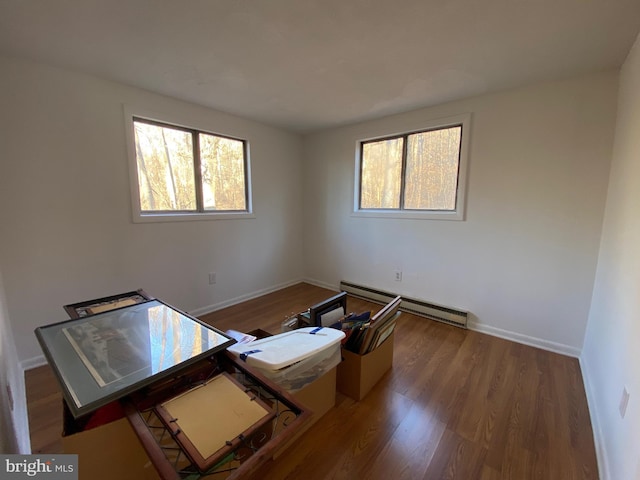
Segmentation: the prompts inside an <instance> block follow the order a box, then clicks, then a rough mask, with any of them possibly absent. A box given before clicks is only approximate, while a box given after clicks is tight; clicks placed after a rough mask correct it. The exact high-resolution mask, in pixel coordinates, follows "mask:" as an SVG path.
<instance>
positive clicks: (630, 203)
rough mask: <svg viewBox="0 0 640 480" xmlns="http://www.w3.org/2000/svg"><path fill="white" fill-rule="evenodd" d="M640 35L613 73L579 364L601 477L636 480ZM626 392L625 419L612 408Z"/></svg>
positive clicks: (639, 436) (639, 452) (639, 445)
mask: <svg viewBox="0 0 640 480" xmlns="http://www.w3.org/2000/svg"><path fill="white" fill-rule="evenodd" d="M639 206H640V37H638V39H637V40H636V43H635V45H634V47H633V49H632V50H631V52H630V53H629V56H628V58H627V60H626V62H625V64H624V65H623V67H622V70H621V73H620V93H619V97H618V116H617V123H616V131H615V141H614V149H613V162H612V166H611V178H610V180H609V192H608V196H607V204H606V210H605V217H604V225H603V230H602V241H601V246H600V256H599V259H598V270H597V274H596V281H595V287H594V291H593V301H592V306H591V312H590V314H589V323H588V328H587V334H586V337H585V343H584V350H583V352H582V357H581V363H582V368H583V375H584V378H585V384H586V387H587V397H588V399H589V407H590V411H591V417H592V420H593V423H594V430H595V437H596V447H597V450H598V457H599V460H600V467H601V478H602V479H603V480H609V479H610V480H632V479H638V478H640V428H638V427H639V426H640V403H639V400H640V348H639V347H640V343H639V342H640V216H639V214H638V207H639ZM624 387H626V388H627V391H628V392H629V394H630V397H629V404H628V407H627V412H626V415H625V418H624V419H622V418H621V416H620V413H619V410H618V407H619V404H620V400H621V397H622V391H623V388H624Z"/></svg>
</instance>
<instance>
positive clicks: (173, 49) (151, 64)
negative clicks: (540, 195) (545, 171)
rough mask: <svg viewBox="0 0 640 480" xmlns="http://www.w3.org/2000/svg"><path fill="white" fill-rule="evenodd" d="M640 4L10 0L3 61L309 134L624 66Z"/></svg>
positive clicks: (0, 18) (0, 32)
mask: <svg viewBox="0 0 640 480" xmlns="http://www.w3.org/2000/svg"><path fill="white" fill-rule="evenodd" d="M639 31H640V0H396V1H391V0H0V52H4V53H5V54H8V55H11V56H18V57H26V58H29V59H33V60H36V61H41V62H45V63H49V64H53V65H58V66H62V67H66V68H71V69H74V70H78V71H83V72H88V73H91V74H94V75H97V76H99V77H103V78H108V79H112V80H116V81H119V82H123V83H126V84H129V85H134V86H138V87H142V88H145V89H148V90H151V91H155V92H158V93H162V94H166V95H170V96H172V97H177V98H180V99H183V100H187V101H190V102H194V103H198V104H201V105H205V106H208V107H212V108H215V109H217V110H222V111H226V112H229V113H233V114H237V115H240V116H243V117H246V118H251V119H254V120H258V121H261V122H265V123H268V124H272V125H275V126H279V127H284V128H287V129H290V130H294V131H298V132H308V131H312V130H317V129H322V128H327V127H331V126H336V125H342V124H347V123H352V122H356V121H360V120H365V119H370V118H376V117H381V116H384V115H388V114H391V113H397V112H402V111H407V110H412V109H415V108H418V107H422V106H428V105H435V104H439V103H443V102H446V101H449V100H453V99H457V98H462V97H467V96H471V95H477V94H482V93H487V92H492V91H497V90H502V89H505V88H511V87H516V86H519V85H524V84H527V83H532V82H537V81H542V80H550V79H556V78H564V77H569V76H573V75H578V74H582V73H586V72H592V71H597V70H602V69H607V68H612V67H618V66H620V65H621V64H622V63H623V61H624V59H625V57H626V55H627V53H628V52H629V49H630V47H631V45H632V44H633V42H634V40H635V38H636V36H637V35H638V32H639Z"/></svg>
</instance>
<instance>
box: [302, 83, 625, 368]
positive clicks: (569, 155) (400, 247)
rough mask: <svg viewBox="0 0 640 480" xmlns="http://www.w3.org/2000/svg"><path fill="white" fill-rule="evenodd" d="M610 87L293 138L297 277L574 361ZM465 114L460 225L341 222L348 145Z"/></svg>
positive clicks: (612, 102)
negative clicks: (397, 277) (461, 317)
mask: <svg viewBox="0 0 640 480" xmlns="http://www.w3.org/2000/svg"><path fill="white" fill-rule="evenodd" d="M616 92H617V73H616V72H603V73H600V74H593V75H590V76H585V77H581V78H577V79H572V80H567V81H559V82H554V83H547V84H542V85H536V86H532V87H528V88H522V89H518V90H513V91H507V92H503V93H499V94H495V95H486V96H481V97H476V98H471V99H467V100H462V101H457V102H454V103H449V104H446V105H442V106H438V107H434V108H426V109H421V110H417V111H413V112H410V113H406V114H401V115H396V116H392V117H387V118H383V119H380V120H377V121H371V122H366V123H362V124H358V125H353V126H347V127H344V128H338V129H334V130H330V131H326V132H320V133H317V134H312V135H309V136H307V137H305V143H304V151H305V164H304V175H305V182H304V184H305V195H304V198H305V219H306V224H305V242H304V248H305V258H306V261H307V263H306V268H307V270H306V274H307V277H309V278H310V279H313V280H314V281H317V282H319V283H324V284H327V285H337V284H338V282H339V281H340V280H342V279H344V280H350V281H354V282H358V283H363V284H365V285H370V286H374V287H376V288H380V289H386V290H390V291H393V292H397V293H401V294H405V295H407V296H412V297H416V298H420V299H425V300H429V301H433V302H435V303H439V304H444V305H448V306H452V307H457V308H461V309H467V310H469V311H470V312H471V313H472V314H473V315H474V317H475V318H474V322H473V325H474V326H475V328H478V329H481V330H484V331H488V332H490V333H493V334H496V335H503V336H507V337H509V338H514V339H516V340H518V341H522V342H525V343H532V344H535V345H540V346H543V347H545V348H549V349H553V350H557V351H561V352H564V353H568V354H572V355H578V354H579V352H580V349H581V347H582V343H583V338H584V332H585V326H586V321H587V315H588V310H589V305H590V298H591V292H592V289H593V279H594V274H595V268H596V259H597V254H598V246H599V240H600V229H601V224H602V217H603V210H604V202H605V195H606V187H607V179H608V172H609V165H610V158H611V145H612V141H613V126H614V119H615V108H616ZM465 112H471V113H472V125H471V148H470V159H469V167H470V168H469V176H468V190H467V192H468V193H467V219H466V221H461V222H456V221H442V220H407V219H376V218H358V217H353V216H351V213H352V211H353V191H354V165H355V163H354V162H355V160H354V158H355V148H356V141H357V140H358V139H362V138H367V137H373V136H377V135H385V134H391V133H396V132H402V131H409V130H413V129H418V128H420V127H421V125H422V123H423V122H425V121H428V120H431V119H434V118H440V117H447V116H451V115H457V114H461V113H465ZM396 268H400V269H401V270H402V271H403V278H402V282H400V283H398V282H395V281H394V275H393V272H394V270H395V269H396Z"/></svg>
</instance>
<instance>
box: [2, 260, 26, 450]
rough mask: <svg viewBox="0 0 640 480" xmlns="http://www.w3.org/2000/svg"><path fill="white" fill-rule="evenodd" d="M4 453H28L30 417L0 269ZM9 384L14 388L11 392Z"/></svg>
mask: <svg viewBox="0 0 640 480" xmlns="http://www.w3.org/2000/svg"><path fill="white" fill-rule="evenodd" d="M0 365H2V368H0V453H28V452H30V450H31V446H30V441H29V420H28V418H27V406H26V399H25V386H24V373H23V372H22V369H21V368H20V366H19V362H18V354H17V353H16V347H15V344H14V338H13V331H12V329H11V322H10V321H9V315H8V313H7V308H6V299H5V295H4V282H3V278H2V272H0ZM7 386H9V388H10V389H11V397H10V396H9V393H8V389H7Z"/></svg>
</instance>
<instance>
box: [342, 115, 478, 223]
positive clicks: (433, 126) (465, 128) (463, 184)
mask: <svg viewBox="0 0 640 480" xmlns="http://www.w3.org/2000/svg"><path fill="white" fill-rule="evenodd" d="M459 125H461V126H462V136H461V138H460V161H459V165H458V185H457V190H456V205H455V208H454V209H453V210H402V209H369V208H367V209H361V208H360V175H361V172H362V169H361V168H362V157H361V156H362V144H363V143H366V142H371V141H376V140H382V139H386V138H390V137H394V136H400V135H406V134H411V133H416V132H422V131H428V130H437V129H441V128H448V127H454V126H459ZM470 130H471V113H464V114H460V115H455V116H451V117H446V118H439V119H433V120H428V121H424V122H420V123H418V124H416V125H413V126H412V127H410V128H407V129H403V130H402V131H399V132H393V133H389V132H384V133H380V134H373V135H368V136H367V137H366V138H360V139H358V140H357V141H356V146H355V151H356V155H355V157H356V158H355V176H354V188H353V192H354V193H353V214H352V216H354V217H372V218H407V219H420V220H457V221H463V220H465V210H466V192H467V170H468V163H469V137H470ZM402 181H403V182H404V179H402Z"/></svg>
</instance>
